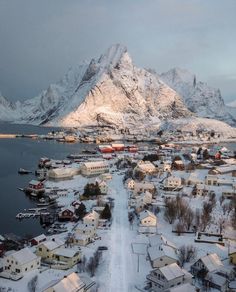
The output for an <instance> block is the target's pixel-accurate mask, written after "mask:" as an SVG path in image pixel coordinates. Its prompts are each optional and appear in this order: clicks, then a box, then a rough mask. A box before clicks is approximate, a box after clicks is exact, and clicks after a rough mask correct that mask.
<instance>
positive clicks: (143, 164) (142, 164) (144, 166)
mask: <svg viewBox="0 0 236 292" xmlns="http://www.w3.org/2000/svg"><path fill="white" fill-rule="evenodd" d="M136 169H137V170H140V171H142V172H144V173H146V174H152V173H155V172H156V171H157V169H156V167H155V165H154V164H152V163H151V162H150V161H142V160H141V161H139V162H138V164H137V166H136Z"/></svg>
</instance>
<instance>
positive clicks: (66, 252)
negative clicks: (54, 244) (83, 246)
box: [54, 247, 79, 258]
mask: <svg viewBox="0 0 236 292" xmlns="http://www.w3.org/2000/svg"><path fill="white" fill-rule="evenodd" d="M77 253H79V251H78V250H76V249H72V248H64V247H62V248H58V249H57V250H55V252H54V254H55V255H58V256H63V257H67V258H72V257H74V256H75V255H76V254H77Z"/></svg>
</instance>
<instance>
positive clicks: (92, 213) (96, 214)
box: [84, 210, 99, 219]
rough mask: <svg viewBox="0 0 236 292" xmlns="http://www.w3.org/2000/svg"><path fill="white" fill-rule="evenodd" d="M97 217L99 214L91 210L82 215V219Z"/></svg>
mask: <svg viewBox="0 0 236 292" xmlns="http://www.w3.org/2000/svg"><path fill="white" fill-rule="evenodd" d="M97 218H99V214H98V213H97V212H96V211H94V210H93V211H92V212H91V213H88V214H87V215H85V216H84V219H97Z"/></svg>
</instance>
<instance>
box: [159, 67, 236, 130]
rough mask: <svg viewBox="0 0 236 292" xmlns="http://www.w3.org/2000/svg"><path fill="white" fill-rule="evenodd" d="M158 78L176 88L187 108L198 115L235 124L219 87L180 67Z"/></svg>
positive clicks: (235, 120)
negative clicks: (200, 79)
mask: <svg viewBox="0 0 236 292" xmlns="http://www.w3.org/2000/svg"><path fill="white" fill-rule="evenodd" d="M160 78H161V79H162V80H163V81H164V82H165V83H166V84H168V85H169V86H170V87H171V88H173V89H174V90H176V91H177V92H178V93H179V94H180V95H181V96H182V98H183V99H184V102H185V104H186V106H187V107H188V109H189V110H190V111H192V112H194V113H196V114H197V115H198V116H200V117H206V118H213V119H217V120H221V121H224V122H227V123H228V124H230V125H233V126H235V125H236V116H234V115H232V114H231V112H230V111H229V110H228V108H227V107H226V105H225V103H224V100H223V98H222V96H221V92H220V90H219V89H215V88H212V87H210V86H208V84H207V83H204V82H201V81H197V79H196V75H194V74H192V73H190V72H188V71H187V70H184V69H180V68H174V69H171V70H169V71H168V72H165V73H162V74H161V75H160Z"/></svg>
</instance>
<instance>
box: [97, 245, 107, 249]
mask: <svg viewBox="0 0 236 292" xmlns="http://www.w3.org/2000/svg"><path fill="white" fill-rule="evenodd" d="M98 250H108V247H107V246H99V247H98Z"/></svg>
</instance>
